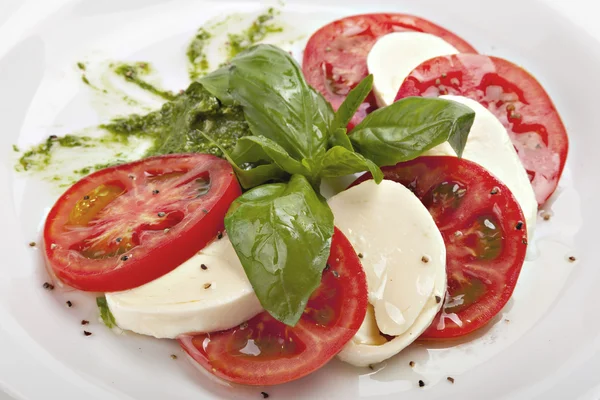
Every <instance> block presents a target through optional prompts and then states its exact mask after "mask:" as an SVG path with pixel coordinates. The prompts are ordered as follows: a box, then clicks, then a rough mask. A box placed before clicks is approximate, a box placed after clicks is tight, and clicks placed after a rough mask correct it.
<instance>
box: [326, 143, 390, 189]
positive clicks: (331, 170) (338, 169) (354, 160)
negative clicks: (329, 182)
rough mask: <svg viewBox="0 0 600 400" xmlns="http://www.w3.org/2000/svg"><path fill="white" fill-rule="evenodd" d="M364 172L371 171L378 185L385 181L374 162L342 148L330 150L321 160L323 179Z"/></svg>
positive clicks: (337, 147) (336, 147)
mask: <svg viewBox="0 0 600 400" xmlns="http://www.w3.org/2000/svg"><path fill="white" fill-rule="evenodd" d="M363 171H369V172H370V173H371V174H372V175H373V179H375V182H377V183H379V182H381V181H382V180H383V173H382V172H381V170H380V169H379V167H378V166H377V165H376V164H375V163H374V162H373V161H371V160H368V159H366V158H364V157H363V156H362V155H360V154H358V153H355V152H353V151H350V150H348V149H345V148H343V147H340V146H335V147H332V148H331V149H329V150H328V151H327V153H325V156H324V157H323V159H322V160H321V170H320V176H321V177H323V178H337V177H340V176H346V175H350V174H355V173H357V172H363Z"/></svg>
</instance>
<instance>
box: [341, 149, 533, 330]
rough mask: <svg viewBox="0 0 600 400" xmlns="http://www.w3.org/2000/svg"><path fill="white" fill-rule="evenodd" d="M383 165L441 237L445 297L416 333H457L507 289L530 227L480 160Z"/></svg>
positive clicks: (493, 310)
mask: <svg viewBox="0 0 600 400" xmlns="http://www.w3.org/2000/svg"><path fill="white" fill-rule="evenodd" d="M382 171H383V174H384V176H385V179H390V180H393V181H396V182H399V183H401V184H403V185H404V186H406V187H407V188H409V189H411V190H412V191H413V192H414V193H415V195H416V196H417V197H418V198H419V199H420V200H421V201H422V202H423V204H424V205H425V207H427V209H428V210H429V212H430V213H431V216H432V217H433V219H434V221H435V223H436V224H437V226H438V228H439V229H440V232H441V233H442V236H443V238H444V242H445V244H446V272H447V276H448V291H447V293H446V299H445V302H444V306H443V307H442V310H441V311H440V313H438V315H437V316H436V318H435V319H434V320H433V323H432V324H431V326H430V327H429V328H428V329H427V330H426V331H425V332H424V333H423V335H422V336H421V337H420V338H421V339H448V338H457V337H460V336H463V335H466V334H468V333H471V332H473V331H474V330H476V329H479V328H481V327H482V326H484V325H485V324H487V323H488V322H489V321H490V320H491V319H492V318H493V317H494V316H495V315H496V314H497V313H498V312H500V310H501V309H502V307H504V305H505V304H506V302H507V301H508V299H509V298H510V296H511V295H512V292H513V290H514V288H515V285H516V284H517V279H518V277H519V273H520V271H521V267H522V265H523V262H524V261H525V252H526V250H527V227H526V226H525V218H524V217H523V213H522V212H521V208H520V207H519V205H518V203H517V201H516V200H515V198H514V196H513V195H512V193H511V192H510V191H509V189H508V188H507V187H506V186H505V185H504V184H503V183H502V182H500V181H499V180H498V179H496V178H495V177H494V176H493V175H492V174H490V173H489V172H488V171H487V170H486V169H485V168H483V167H481V166H480V165H478V164H475V163H474V162H471V161H468V160H465V159H460V158H456V157H446V156H444V157H437V156H429V157H419V158H417V159H415V160H412V161H409V162H405V163H400V164H397V165H395V166H391V167H383V168H382ZM367 179H371V176H370V175H369V174H366V175H363V176H361V177H360V178H359V179H358V180H357V181H356V182H354V183H353V184H352V185H357V184H359V183H361V182H363V181H365V180H367Z"/></svg>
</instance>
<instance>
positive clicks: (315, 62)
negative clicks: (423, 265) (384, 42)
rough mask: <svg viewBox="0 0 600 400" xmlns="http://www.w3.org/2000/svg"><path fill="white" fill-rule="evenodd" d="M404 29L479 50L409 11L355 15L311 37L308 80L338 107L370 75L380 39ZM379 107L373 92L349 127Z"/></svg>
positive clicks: (464, 49) (460, 47)
mask: <svg viewBox="0 0 600 400" xmlns="http://www.w3.org/2000/svg"><path fill="white" fill-rule="evenodd" d="M400 31H417V32H425V33H431V34H433V35H437V36H439V37H441V38H442V39H444V40H445V41H447V42H448V43H450V44H451V45H453V46H454V47H456V48H457V49H458V51H460V52H466V53H476V52H477V51H476V50H475V49H474V48H473V47H472V46H471V45H470V44H468V43H467V42H465V41H464V40H463V39H461V38H460V37H458V36H456V35H455V34H453V33H452V32H450V31H448V30H446V29H444V28H442V27H441V26H438V25H436V24H434V23H432V22H429V21H427V20H425V19H422V18H419V17H414V16H412V15H406V14H365V15H354V16H351V17H346V18H343V19H340V20H338V21H334V22H332V23H330V24H328V25H325V26H323V27H322V28H321V29H319V30H318V31H317V32H315V33H314V34H313V35H312V36H311V38H310V39H309V41H308V43H307V45H306V49H305V50H304V60H303V62H302V71H303V72H304V76H305V77H306V81H307V82H308V83H309V84H310V85H311V86H313V87H314V88H315V89H317V90H318V91H319V92H321V93H322V94H323V96H325V98H326V99H327V100H328V101H329V102H330V103H331V105H332V106H333V108H334V109H335V110H337V109H338V107H339V106H340V105H341V104H342V102H343V101H344V99H345V98H346V95H347V94H348V92H349V91H350V90H351V89H352V88H354V87H355V86H356V85H357V84H358V83H359V82H360V81H361V80H363V79H364V78H365V77H366V76H367V75H368V70H367V55H368V54H369V51H371V48H372V47H373V45H374V44H375V42H376V41H377V39H378V38H380V37H381V36H383V35H386V34H388V33H391V32H400ZM375 108H377V105H376V102H375V97H374V95H373V94H372V93H371V94H370V95H369V97H368V98H367V101H366V102H365V103H363V104H362V105H361V106H360V108H359V110H358V111H357V113H356V115H355V116H354V118H353V119H352V121H351V122H350V124H349V125H348V130H350V129H352V128H353V127H354V126H355V125H356V124H358V123H359V122H360V121H362V119H363V118H364V117H365V116H366V115H367V114H368V113H369V112H370V111H373V110H374V109H375Z"/></svg>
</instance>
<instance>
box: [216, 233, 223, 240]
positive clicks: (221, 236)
mask: <svg viewBox="0 0 600 400" xmlns="http://www.w3.org/2000/svg"><path fill="white" fill-rule="evenodd" d="M217 239H219V240H220V239H223V232H221V231H219V233H217Z"/></svg>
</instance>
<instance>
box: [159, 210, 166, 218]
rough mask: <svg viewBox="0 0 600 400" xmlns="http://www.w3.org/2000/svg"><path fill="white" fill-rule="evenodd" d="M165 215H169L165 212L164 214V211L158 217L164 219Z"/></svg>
mask: <svg viewBox="0 0 600 400" xmlns="http://www.w3.org/2000/svg"><path fill="white" fill-rule="evenodd" d="M165 215H167V214H165V213H164V212H162V211H161V212H159V213H158V217H159V218H162V217H164V216H165Z"/></svg>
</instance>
